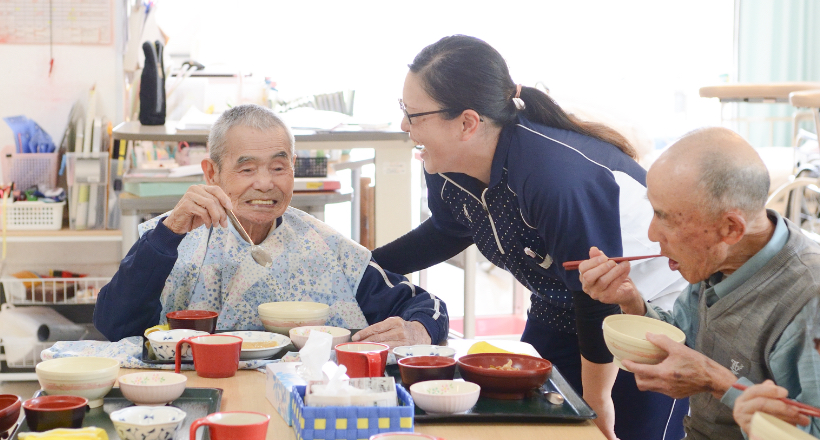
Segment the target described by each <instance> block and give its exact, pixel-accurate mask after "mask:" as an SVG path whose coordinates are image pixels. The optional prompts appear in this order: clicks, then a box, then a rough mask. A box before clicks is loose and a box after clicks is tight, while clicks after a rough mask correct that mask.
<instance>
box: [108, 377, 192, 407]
mask: <svg viewBox="0 0 820 440" xmlns="http://www.w3.org/2000/svg"><path fill="white" fill-rule="evenodd" d="M118 381H119V383H120V391H122V395H123V396H125V398H126V399H128V400H130V401H132V402H134V404H136V405H155V406H156V405H165V404H166V403H170V402H173V401H174V400H176V399H177V398H179V396H181V395H182V393H183V392H185V384H186V383H187V382H188V377H187V376H185V375H184V374H178V373H170V372H166V371H152V372H146V373H131V374H124V375H122V376H120V378H119V379H118Z"/></svg>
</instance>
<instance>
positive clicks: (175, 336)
mask: <svg viewBox="0 0 820 440" xmlns="http://www.w3.org/2000/svg"><path fill="white" fill-rule="evenodd" d="M207 334H209V333H208V332H201V331H198V330H183V329H178V330H166V331H159V332H153V333H149V334H148V336H147V338H148V341H149V342H151V349H152V350H154V356H156V357H157V359H160V360H164V361H172V360H174V358H175V357H176V354H177V342H178V341H179V340H180V339H182V338H187V337H189V336H201V335H207ZM182 359H193V355H192V354H191V346H190V345H188V344H185V345H183V346H182Z"/></svg>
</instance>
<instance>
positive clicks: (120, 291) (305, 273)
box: [94, 104, 449, 346]
mask: <svg viewBox="0 0 820 440" xmlns="http://www.w3.org/2000/svg"><path fill="white" fill-rule="evenodd" d="M208 145H209V148H210V157H209V158H207V159H205V160H203V161H202V169H203V171H204V174H205V180H206V182H207V185H194V186H192V187H191V188H189V189H188V191H187V192H186V193H185V195H183V196H182V198H181V200H180V201H179V203H178V204H177V205H176V207H174V209H173V210H172V211H170V212H168V213H165V214H163V215H160V216H158V217H156V218H153V219H151V220H149V221H147V222H145V223H143V224H142V225H140V239H139V241H137V243H136V244H134V246H133V247H132V248H131V250H130V251H129V252H128V255H126V257H125V258H124V259H123V261H122V264H121V265H120V268H119V270H118V271H117V273H116V274H115V275H114V277H113V278H112V279H111V282H110V283H109V284H107V285H106V286H104V287H103V288H102V289H101V291H100V294H99V297H98V299H97V304H96V307H95V309H94V325H95V326H96V327H97V329H99V330H100V332H102V334H103V335H105V336H106V337H107V338H108V339H110V340H112V341H114V340H119V339H121V338H124V337H127V336H135V335H141V334H142V333H143V331H144V330H145V329H146V328H148V327H151V326H153V325H156V324H158V323H163V322H164V321H165V315H166V313H168V312H173V311H177V310H185V309H197V310H209V311H214V312H218V313H219V317H218V320H217V324H216V327H217V330H261V329H262V328H263V325H262V321H261V319H260V318H259V316H258V314H257V307H258V306H259V305H260V304H263V303H268V302H275V301H309V302H319V303H323V304H327V305H329V306H330V317H329V318H328V322H327V324H328V325H332V326H337V327H344V328H349V329H363V330H361V331H360V332H358V333H356V334H355V335H354V336H353V340H354V341H370V342H383V343H385V344H388V345H390V346H401V345H415V344H430V343H431V342H432V343H439V342H441V341H443V340H445V339H446V338H447V333H448V330H449V321H448V317H447V308H446V306H445V305H444V302H443V301H441V300H439V299H438V298H437V297H436V296H434V295H432V294H430V293H428V292H426V291H424V289H422V288H420V287H417V286H414V285H413V284H411V283H410V282H409V281H407V279H406V278H405V277H404V276H402V275H398V274H395V273H391V272H389V271H386V270H383V269H382V268H381V267H380V266H379V265H378V264H376V262H375V261H373V260H372V258H371V253H370V251H368V250H367V249H365V248H364V247H362V246H360V245H359V244H358V243H355V242H353V241H352V240H350V239H348V238H346V237H344V236H342V235H341V234H340V233H338V232H337V231H335V230H334V229H333V228H331V227H329V226H328V225H326V224H324V223H323V222H321V221H319V220H317V219H316V218H314V217H312V216H310V215H309V214H306V213H304V212H302V211H299V210H298V209H294V208H292V207H290V206H288V205H289V203H290V200H291V197H292V196H293V186H294V162H295V156H294V137H293V134H292V132H291V131H290V129H289V128H288V127H287V126H286V125H285V124H284V123H283V122H282V120H281V119H279V117H278V116H276V115H275V114H274V113H273V112H272V111H270V109H266V108H263V107H260V106H258V105H253V104H247V105H240V106H236V107H233V108H232V109H230V110H228V111H226V112H225V113H223V114H222V116H220V118H219V120H217V122H216V123H215V124H214V127H213V128H212V129H211V132H210V135H209V138H208ZM231 211H232V212H233V214H235V217H236V218H237V220H238V225H234V224H232V223H229V221H228V213H229V212H231ZM239 231H243V232H244V233H245V234H240V232H239ZM243 235H247V236H248V237H243ZM248 238H250V239H251V241H252V243H249V242H248V241H247V239H248ZM251 245H255V246H253V247H252V246H251ZM253 248H261V251H262V254H264V253H267V254H268V255H267V257H265V256H264V255H262V256H263V257H265V258H261V260H263V261H264V260H265V259H267V263H268V264H266V265H262V263H260V259H259V258H258V254H259V252H255V251H253Z"/></svg>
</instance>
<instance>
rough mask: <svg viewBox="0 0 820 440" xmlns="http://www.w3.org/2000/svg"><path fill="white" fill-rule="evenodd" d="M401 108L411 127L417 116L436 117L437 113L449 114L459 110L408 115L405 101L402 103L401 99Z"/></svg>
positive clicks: (447, 109)
mask: <svg viewBox="0 0 820 440" xmlns="http://www.w3.org/2000/svg"><path fill="white" fill-rule="evenodd" d="M399 108H400V109H401V111H403V112H404V116H405V117H406V118H407V122H409V123H410V125H413V119H412V118H415V117H417V116H427V115H434V114H436V113H447V112H455V111H458V110H456V109H452V108H444V109H441V110H433V111H431V112H421V113H413V114H410V113H407V107H406V106H405V105H404V101H402V99H401V98H399Z"/></svg>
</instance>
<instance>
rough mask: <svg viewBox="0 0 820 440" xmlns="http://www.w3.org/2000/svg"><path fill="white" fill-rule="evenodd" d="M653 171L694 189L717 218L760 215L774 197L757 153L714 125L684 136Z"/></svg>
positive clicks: (697, 196) (731, 134) (746, 143)
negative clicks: (736, 212)
mask: <svg viewBox="0 0 820 440" xmlns="http://www.w3.org/2000/svg"><path fill="white" fill-rule="evenodd" d="M650 173H652V174H655V175H657V176H664V178H665V179H671V180H673V181H674V182H676V183H677V184H678V185H679V187H680V188H694V189H696V191H693V192H692V193H693V194H692V195H693V196H694V197H696V198H697V204H698V205H699V206H700V208H701V209H703V210H704V211H705V212H708V213H711V214H712V215H715V216H718V215H721V214H723V213H725V212H727V211H729V210H732V209H739V210H740V211H742V212H743V213H745V214H746V215H747V216H752V217H754V216H757V215H759V214H760V213H761V212H763V210H764V209H765V206H766V199H767V197H768V195H769V171H768V170H767V169H766V166H765V165H764V164H763V161H762V160H761V159H760V156H759V155H758V154H757V152H756V151H755V150H754V148H752V146H751V145H749V143H748V142H746V140H745V139H743V138H742V137H741V136H740V135H738V134H737V133H735V132H733V131H731V130H729V129H726V128H722V127H709V128H702V129H699V130H695V131H692V132H689V133H687V134H685V135H684V136H683V137H681V138H680V139H679V140H678V141H677V142H675V143H674V144H672V146H670V147H669V149H667V150H666V152H664V153H663V154H662V155H661V156H660V157H659V158H658V160H657V161H656V162H655V164H654V165H652V168H651V169H650Z"/></svg>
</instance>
